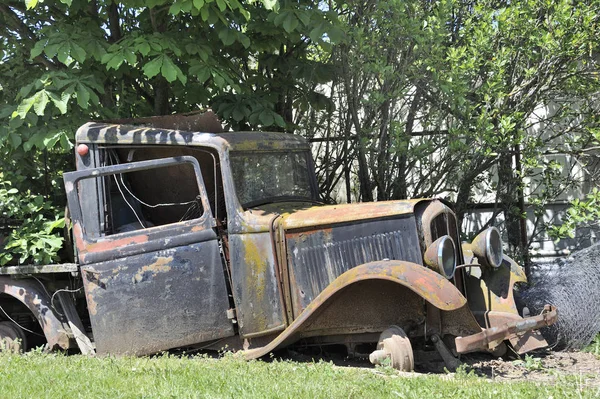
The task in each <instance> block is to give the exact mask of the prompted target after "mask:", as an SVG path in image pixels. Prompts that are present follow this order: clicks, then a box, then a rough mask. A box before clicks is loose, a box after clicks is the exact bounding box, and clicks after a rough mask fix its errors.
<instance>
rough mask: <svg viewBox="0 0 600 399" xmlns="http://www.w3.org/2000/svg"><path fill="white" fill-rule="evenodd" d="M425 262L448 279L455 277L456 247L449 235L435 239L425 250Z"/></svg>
mask: <svg viewBox="0 0 600 399" xmlns="http://www.w3.org/2000/svg"><path fill="white" fill-rule="evenodd" d="M425 263H426V264H427V266H429V267H430V268H431V269H433V270H435V271H436V272H438V273H440V274H441V275H442V276H444V277H446V278H447V279H451V278H452V277H454V271H455V270H456V247H455V246H454V241H452V238H450V237H449V236H443V237H440V238H438V239H437V240H435V241H434V242H433V243H432V244H431V245H430V246H429V247H427V250H426V251H425Z"/></svg>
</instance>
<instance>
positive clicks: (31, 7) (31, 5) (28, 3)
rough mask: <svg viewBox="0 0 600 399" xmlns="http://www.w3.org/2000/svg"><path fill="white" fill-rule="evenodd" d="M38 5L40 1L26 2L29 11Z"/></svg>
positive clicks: (27, 0) (31, 0) (28, 0)
mask: <svg viewBox="0 0 600 399" xmlns="http://www.w3.org/2000/svg"><path fill="white" fill-rule="evenodd" d="M37 3H38V0H25V7H27V9H28V10H31V9H33V8H34V7H35V6H36V5H37Z"/></svg>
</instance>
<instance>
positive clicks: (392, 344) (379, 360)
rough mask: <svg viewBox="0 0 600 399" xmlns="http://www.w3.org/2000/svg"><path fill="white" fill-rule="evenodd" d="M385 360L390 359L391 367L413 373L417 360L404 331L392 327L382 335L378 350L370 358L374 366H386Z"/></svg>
mask: <svg viewBox="0 0 600 399" xmlns="http://www.w3.org/2000/svg"><path fill="white" fill-rule="evenodd" d="M384 359H389V363H388V364H389V365H390V366H392V367H393V368H395V369H396V370H399V371H413V370H414V369H415V360H414V356H413V350H412V345H411V344H410V340H409V339H408V337H407V336H406V333H405V332H404V330H403V329H401V328H400V327H398V326H391V327H390V328H388V329H387V330H385V331H384V332H382V333H381V335H380V336H379V342H378V343H377V350H376V351H375V352H373V353H371V355H370V356H369V360H370V361H371V363H373V364H386V361H385V360H384Z"/></svg>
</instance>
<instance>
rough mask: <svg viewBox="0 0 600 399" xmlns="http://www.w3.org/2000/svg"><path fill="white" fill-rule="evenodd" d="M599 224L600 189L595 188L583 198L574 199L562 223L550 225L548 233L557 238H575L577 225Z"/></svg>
mask: <svg viewBox="0 0 600 399" xmlns="http://www.w3.org/2000/svg"><path fill="white" fill-rule="evenodd" d="M599 224H600V190H598V188H594V189H592V191H591V192H590V193H588V194H587V195H586V197H585V198H584V199H583V200H579V199H575V200H573V201H572V202H571V204H570V207H569V208H568V209H567V213H566V216H565V217H564V218H563V220H562V224H560V225H551V226H549V227H548V234H549V235H550V237H552V238H554V239H556V240H558V239H561V238H564V237H571V238H573V237H575V230H576V228H577V227H580V228H581V227H590V226H594V225H595V226H598V225H599Z"/></svg>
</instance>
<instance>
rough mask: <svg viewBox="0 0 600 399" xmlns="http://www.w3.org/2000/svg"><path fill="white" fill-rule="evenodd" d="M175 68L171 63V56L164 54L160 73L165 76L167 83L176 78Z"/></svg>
mask: <svg viewBox="0 0 600 399" xmlns="http://www.w3.org/2000/svg"><path fill="white" fill-rule="evenodd" d="M177 69H179V68H177V66H176V65H175V64H173V61H171V58H169V57H167V56H166V55H164V56H163V62H162V66H161V68H160V73H161V75H162V76H164V77H165V79H167V81H168V82H169V83H171V82H174V81H175V80H176V79H177Z"/></svg>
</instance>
